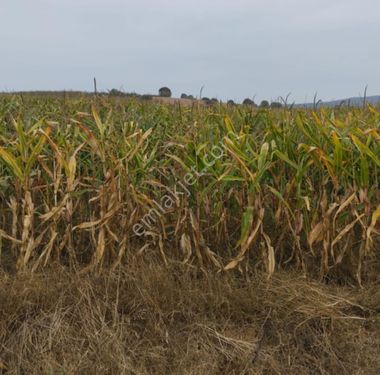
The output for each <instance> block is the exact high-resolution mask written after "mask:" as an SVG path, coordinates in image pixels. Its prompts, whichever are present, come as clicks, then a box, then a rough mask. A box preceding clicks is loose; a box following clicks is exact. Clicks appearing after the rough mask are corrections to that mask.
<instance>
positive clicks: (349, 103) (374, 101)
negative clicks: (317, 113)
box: [295, 95, 380, 108]
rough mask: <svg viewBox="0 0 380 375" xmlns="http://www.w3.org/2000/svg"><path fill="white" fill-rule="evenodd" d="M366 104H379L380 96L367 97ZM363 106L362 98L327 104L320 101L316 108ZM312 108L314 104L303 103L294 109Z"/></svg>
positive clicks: (333, 101)
mask: <svg viewBox="0 0 380 375" xmlns="http://www.w3.org/2000/svg"><path fill="white" fill-rule="evenodd" d="M366 102H367V103H369V104H373V105H376V104H379V103H380V95H376V96H368V97H367V98H366ZM363 104H364V98H363V97H352V98H347V99H340V100H331V101H328V102H324V101H320V102H319V103H318V107H321V106H322V107H329V108H331V107H337V106H351V107H361V106H363ZM313 106H314V103H304V104H296V105H295V107H305V108H312V107H313Z"/></svg>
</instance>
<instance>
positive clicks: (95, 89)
mask: <svg viewBox="0 0 380 375" xmlns="http://www.w3.org/2000/svg"><path fill="white" fill-rule="evenodd" d="M94 94H95V96H96V95H98V89H97V86H96V78H95V77H94Z"/></svg>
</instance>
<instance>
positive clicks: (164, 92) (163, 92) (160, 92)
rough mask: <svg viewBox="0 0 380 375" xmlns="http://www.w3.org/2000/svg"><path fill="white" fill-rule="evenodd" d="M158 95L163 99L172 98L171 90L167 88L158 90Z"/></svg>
mask: <svg viewBox="0 0 380 375" xmlns="http://www.w3.org/2000/svg"><path fill="white" fill-rule="evenodd" d="M158 95H159V96H162V97H164V98H170V97H171V96H172V92H171V90H170V89H169V87H161V88H160V89H159V90H158Z"/></svg>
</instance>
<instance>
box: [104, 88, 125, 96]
mask: <svg viewBox="0 0 380 375" xmlns="http://www.w3.org/2000/svg"><path fill="white" fill-rule="evenodd" d="M108 95H109V96H124V95H125V94H124V93H123V92H122V91H120V90H117V89H112V90H109V91H108Z"/></svg>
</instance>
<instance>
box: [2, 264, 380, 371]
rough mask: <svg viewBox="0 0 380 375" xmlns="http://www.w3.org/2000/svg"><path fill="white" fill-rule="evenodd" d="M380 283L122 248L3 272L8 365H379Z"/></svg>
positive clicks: (182, 367)
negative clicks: (124, 258)
mask: <svg viewBox="0 0 380 375" xmlns="http://www.w3.org/2000/svg"><path fill="white" fill-rule="evenodd" d="M379 353H380V293H379V283H378V282H377V284H376V283H372V284H371V287H368V288H365V289H363V290H355V289H353V288H350V287H344V286H340V287H337V286H326V285H322V284H318V283H314V282H310V281H306V280H305V279H301V278H299V277H298V276H296V275H291V274H289V273H282V272H278V273H277V274H276V275H275V277H273V278H272V280H270V281H266V278H265V277H262V276H261V275H257V276H251V278H250V279H249V278H248V276H247V277H246V278H243V277H241V276H237V275H236V274H235V275H233V274H231V273H219V274H214V273H202V272H200V271H197V270H195V269H193V268H189V267H187V266H182V265H181V266H180V265H169V267H168V268H166V267H163V266H162V265H161V262H159V263H155V262H152V260H150V261H149V262H145V261H144V260H142V259H134V260H132V259H129V261H128V265H126V266H123V268H119V269H118V270H116V271H114V272H111V273H107V272H105V271H103V273H102V274H100V275H99V274H98V275H95V274H82V275H80V274H74V273H73V272H72V271H70V272H69V271H67V270H65V269H63V268H59V267H56V268H50V269H46V270H45V271H44V272H43V273H39V274H35V275H31V274H24V275H22V274H21V275H20V274H19V275H17V276H13V275H10V274H5V273H3V274H2V275H1V278H0V358H1V359H0V366H1V367H2V369H3V372H4V373H6V374H95V373H97V374H284V373H285V374H286V373H287V374H334V373H341V374H366V375H367V374H377V373H378V371H379V369H380V356H379Z"/></svg>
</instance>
